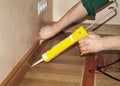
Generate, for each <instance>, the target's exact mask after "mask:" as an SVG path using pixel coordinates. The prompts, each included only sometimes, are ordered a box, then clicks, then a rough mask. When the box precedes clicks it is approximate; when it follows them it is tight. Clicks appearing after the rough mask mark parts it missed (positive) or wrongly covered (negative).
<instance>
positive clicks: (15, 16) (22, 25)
mask: <svg viewBox="0 0 120 86" xmlns="http://www.w3.org/2000/svg"><path fill="white" fill-rule="evenodd" d="M38 1H40V0H0V83H1V82H2V81H3V79H4V78H5V77H6V76H7V75H8V74H9V73H10V71H11V70H12V69H13V68H14V67H15V65H16V64H17V63H18V62H19V61H20V60H21V58H22V57H23V56H24V54H25V53H26V52H27V51H28V49H29V48H30V47H31V46H32V44H33V42H34V41H35V38H36V35H37V34H38V31H39V28H40V26H42V25H43V24H44V23H45V22H49V21H50V20H51V19H52V17H51V16H52V11H51V10H52V8H51V7H52V6H51V4H50V3H52V2H51V0H48V1H49V2H50V3H48V9H47V10H46V12H44V13H43V14H42V15H41V16H38V15H37V3H38Z"/></svg>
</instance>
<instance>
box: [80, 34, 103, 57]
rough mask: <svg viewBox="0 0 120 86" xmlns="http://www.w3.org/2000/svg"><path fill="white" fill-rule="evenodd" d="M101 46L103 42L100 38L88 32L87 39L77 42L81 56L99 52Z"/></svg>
mask: <svg viewBox="0 0 120 86" xmlns="http://www.w3.org/2000/svg"><path fill="white" fill-rule="evenodd" d="M103 44H104V41H103V40H102V38H101V37H100V36H99V35H97V34H95V33H93V32H90V33H89V35H88V36H87V37H85V38H83V39H81V40H80V41H79V47H80V50H81V54H82V55H83V54H88V53H94V52H98V51H101V50H102V49H103Z"/></svg>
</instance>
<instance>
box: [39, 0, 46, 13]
mask: <svg viewBox="0 0 120 86" xmlns="http://www.w3.org/2000/svg"><path fill="white" fill-rule="evenodd" d="M46 9H47V0H41V1H40V2H38V15H40V14H42V13H43V12H44V11H45V10H46Z"/></svg>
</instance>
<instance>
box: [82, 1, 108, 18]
mask: <svg viewBox="0 0 120 86" xmlns="http://www.w3.org/2000/svg"><path fill="white" fill-rule="evenodd" d="M108 2H109V0H82V3H83V6H84V7H85V8H86V10H87V12H88V16H91V17H95V15H96V14H95V11H96V10H97V9H99V8H101V7H102V6H104V5H105V4H107V3H108Z"/></svg>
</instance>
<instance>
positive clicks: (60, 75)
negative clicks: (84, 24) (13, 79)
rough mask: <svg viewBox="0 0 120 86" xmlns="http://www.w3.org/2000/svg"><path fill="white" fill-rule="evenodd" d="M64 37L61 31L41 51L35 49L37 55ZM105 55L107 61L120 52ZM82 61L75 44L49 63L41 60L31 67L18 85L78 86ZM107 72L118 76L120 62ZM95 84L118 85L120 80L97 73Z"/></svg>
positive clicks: (99, 85) (102, 85) (100, 85)
mask: <svg viewBox="0 0 120 86" xmlns="http://www.w3.org/2000/svg"><path fill="white" fill-rule="evenodd" d="M65 37H66V34H63V33H62V34H60V35H58V36H56V37H55V38H53V39H52V40H50V41H49V42H48V43H47V44H46V46H45V47H44V48H43V50H42V52H41V53H39V51H37V52H38V53H39V54H38V57H39V58H41V54H42V53H44V52H45V51H47V50H48V49H50V48H51V47H52V46H54V45H55V44H56V43H58V42H59V41H61V40H63V39H64V38H65ZM112 56H114V58H112ZM105 57H106V62H107V63H109V62H111V61H112V60H114V59H118V58H120V54H119V55H116V53H115V54H114V53H113V54H112V53H111V54H108V53H107V54H105ZM35 58H36V57H35ZM84 63H85V58H84V57H80V53H79V48H78V45H77V44H76V45H74V46H73V47H71V48H69V49H68V50H67V51H65V52H64V53H62V54H61V55H59V56H58V57H57V58H55V59H54V60H52V61H51V62H50V63H44V62H43V63H41V64H39V65H37V66H35V67H33V68H31V69H30V70H29V71H28V73H27V74H26V75H25V77H24V79H23V80H22V82H21V83H20V85H19V86H80V85H81V80H82V78H83V69H84ZM107 72H109V73H110V74H112V75H113V76H116V77H117V78H120V63H118V64H116V65H114V66H111V67H109V68H108V70H107ZM95 86H120V82H118V81H115V80H113V79H111V78H108V77H107V76H104V75H102V74H99V75H95Z"/></svg>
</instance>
